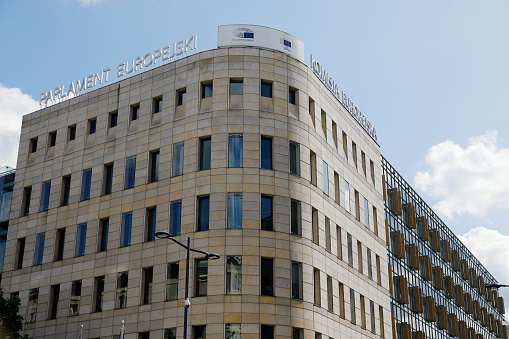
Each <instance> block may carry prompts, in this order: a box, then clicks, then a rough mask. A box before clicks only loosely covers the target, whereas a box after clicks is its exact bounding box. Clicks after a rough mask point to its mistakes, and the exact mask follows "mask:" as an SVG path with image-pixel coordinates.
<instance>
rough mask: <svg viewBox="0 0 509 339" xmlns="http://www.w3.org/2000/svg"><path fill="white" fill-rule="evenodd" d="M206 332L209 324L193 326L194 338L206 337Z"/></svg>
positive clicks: (202, 338) (201, 338) (203, 338)
mask: <svg viewBox="0 0 509 339" xmlns="http://www.w3.org/2000/svg"><path fill="white" fill-rule="evenodd" d="M206 332H207V325H199V326H193V339H205V338H206V335H207V334H206ZM239 338H240V336H239ZM232 339H233V338H232Z"/></svg>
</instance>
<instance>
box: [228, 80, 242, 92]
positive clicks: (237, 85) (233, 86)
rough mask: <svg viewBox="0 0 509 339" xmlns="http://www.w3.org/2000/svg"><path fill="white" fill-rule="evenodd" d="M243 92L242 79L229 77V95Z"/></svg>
mask: <svg viewBox="0 0 509 339" xmlns="http://www.w3.org/2000/svg"><path fill="white" fill-rule="evenodd" d="M242 94H244V82H243V81H242V79H230V95H242Z"/></svg>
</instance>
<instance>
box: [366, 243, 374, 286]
mask: <svg viewBox="0 0 509 339" xmlns="http://www.w3.org/2000/svg"><path fill="white" fill-rule="evenodd" d="M366 258H367V260H368V278H369V279H373V262H372V260H371V250H370V249H369V248H367V254H366Z"/></svg>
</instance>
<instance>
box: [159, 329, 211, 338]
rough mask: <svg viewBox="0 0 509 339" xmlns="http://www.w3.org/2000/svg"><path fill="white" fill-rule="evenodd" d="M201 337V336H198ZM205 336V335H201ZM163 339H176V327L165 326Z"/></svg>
mask: <svg viewBox="0 0 509 339" xmlns="http://www.w3.org/2000/svg"><path fill="white" fill-rule="evenodd" d="M193 327H196V326H193ZM200 338H202V337H200ZM203 338H205V337H203ZM164 339H177V328H176V327H172V328H167V329H165V330H164Z"/></svg>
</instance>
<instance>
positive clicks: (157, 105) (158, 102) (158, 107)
mask: <svg viewBox="0 0 509 339" xmlns="http://www.w3.org/2000/svg"><path fill="white" fill-rule="evenodd" d="M162 110H163V98H155V99H154V113H159V112H161V111H162Z"/></svg>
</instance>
